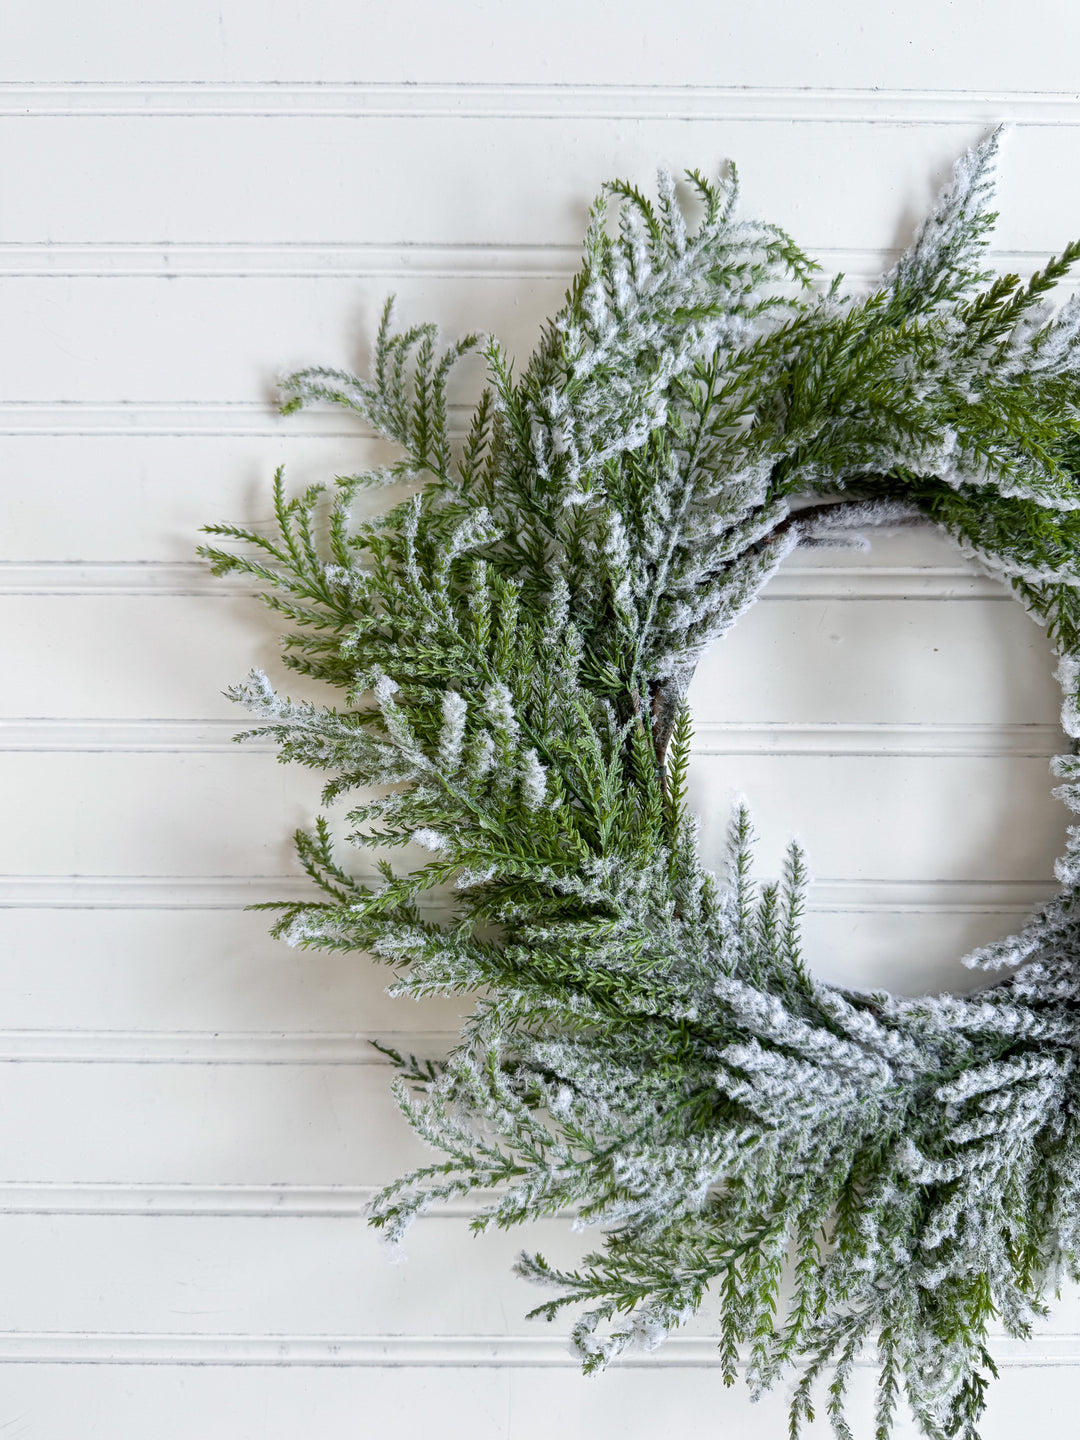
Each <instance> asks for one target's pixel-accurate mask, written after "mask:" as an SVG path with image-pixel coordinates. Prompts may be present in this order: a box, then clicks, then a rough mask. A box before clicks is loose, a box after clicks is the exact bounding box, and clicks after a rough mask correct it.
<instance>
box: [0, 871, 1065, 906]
mask: <svg viewBox="0 0 1080 1440" xmlns="http://www.w3.org/2000/svg"><path fill="white" fill-rule="evenodd" d="M358 878H359V879H361V880H364V879H366V880H367V882H368V883H369V884H371V885H375V884H377V883H380V882H379V879H378V877H377V876H373V875H369V876H366V877H364V876H360V877H358ZM1054 893H1055V887H1054V886H1053V884H1051V883H1049V882H1047V881H1040V880H874V879H846V878H845V879H821V880H816V881H814V882H813V883H812V884H811V886H810V891H809V895H808V899H807V905H806V909H807V911H811V912H817V913H826V914H827V913H833V912H848V911H851V912H853V913H860V914H879V913H894V912H895V913H903V914H908V913H916V912H922V911H925V912H927V913H931V914H933V913H942V914H1009V915H1022V914H1024V913H1025V912H1026V911H1029V910H1031V909H1032V908H1033V907H1034V906H1036V905H1038V904H1040V903H1042V901H1044V900H1046V899H1048V898H1049V897H1050V896H1051V895H1053V894H1054ZM319 898H320V895H319V892H318V891H316V890H315V888H314V887H313V886H312V885H311V884H310V882H309V881H307V880H305V879H303V878H300V877H297V876H291V875H283V876H280V877H275V876H273V875H213V876H191V875H180V876H169V875H160V876H157V875H0V909H46V910H242V909H244V908H245V907H246V906H248V905H253V904H257V903H260V902H264V901H273V900H284V901H299V900H318V899H319ZM416 903H417V904H419V905H421V906H422V907H424V908H426V909H429V910H430V911H431V912H432V913H433V914H435V915H438V914H440V913H443V914H445V913H446V907H447V901H446V899H445V898H440V897H439V896H438V895H435V894H431V893H430V892H429V893H428V894H427V895H423V896H420V897H419V898H418V900H417V902H416Z"/></svg>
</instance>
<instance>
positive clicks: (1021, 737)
mask: <svg viewBox="0 0 1080 1440" xmlns="http://www.w3.org/2000/svg"><path fill="white" fill-rule="evenodd" d="M3 733H4V732H3V726H2V723H0V748H2V747H3ZM1067 743H1068V742H1067V741H1066V739H1065V735H1064V732H1063V731H1062V730H1061V728H1060V726H1057V725H1036V724H1031V725H944V724H909V725H902V724H873V725H848V724H843V723H835V724H834V723H828V724H819V725H808V724H804V723H801V722H799V723H791V724H756V725H755V724H736V723H734V722H729V723H725V724H701V723H698V724H696V725H695V727H694V740H693V746H692V749H693V752H694V753H695V754H697V755H836V756H838V757H842V756H846V755H874V756H891V755H897V756H899V755H903V756H911V757H913V758H918V757H919V756H924V757H925V758H927V759H931V758H934V759H936V758H938V757H942V756H950V755H952V756H957V757H965V758H967V757H972V758H975V757H979V758H982V757H986V756H1002V757H1006V756H1009V757H1015V758H1032V759H1037V758H1041V757H1044V756H1045V757H1047V758H1049V757H1050V756H1052V755H1056V754H1057V753H1058V752H1059V751H1060V750H1062V749H1064V748H1065V746H1066V744H1067Z"/></svg>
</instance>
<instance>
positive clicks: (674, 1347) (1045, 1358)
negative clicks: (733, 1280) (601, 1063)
mask: <svg viewBox="0 0 1080 1440" xmlns="http://www.w3.org/2000/svg"><path fill="white" fill-rule="evenodd" d="M554 1328H555V1327H551V1326H546V1327H545V1330H546V1331H547V1332H548V1333H545V1334H543V1335H370V1336H368V1335H250V1334H246V1335H225V1334H221V1335H187V1334H165V1335H163V1334H138V1333H103V1332H89V1333H87V1332H61V1331H26V1330H7V1331H0V1364H8V1365H19V1364H23V1365H25V1364H45V1365H237V1366H244V1365H271V1366H293V1365H299V1366H327V1365H337V1366H379V1367H398V1366H408V1367H410V1368H412V1367H420V1368H423V1367H434V1366H440V1367H446V1366H454V1367H457V1366H462V1367H470V1368H475V1367H490V1368H498V1369H502V1368H522V1369H533V1368H543V1369H548V1368H552V1367H559V1368H574V1369H576V1368H577V1367H578V1366H579V1365H580V1363H581V1362H580V1360H578V1359H576V1358H575V1357H574V1356H573V1355H572V1354H571V1353H570V1349H569V1346H568V1344H567V1341H566V1337H565V1335H563V1334H562V1333H559V1332H557V1331H556V1332H555V1333H552V1331H553V1330H554ZM989 1347H990V1350H991V1353H992V1354H993V1357H994V1359H995V1361H996V1362H997V1363H998V1364H999V1365H1003V1366H1008V1367H1009V1368H1017V1369H1036V1368H1047V1367H1052V1366H1058V1365H1074V1364H1076V1363H1077V1361H1078V1360H1080V1335H1068V1334H1058V1335H1042V1336H1039V1338H1038V1339H1037V1340H1033V1341H1028V1342H1024V1341H1021V1340H1013V1339H1011V1338H1009V1337H1006V1336H1001V1337H998V1336H990V1337H989ZM745 1363H746V1359H745V1356H744V1357H743V1358H742V1359H741V1361H740V1364H741V1365H745ZM855 1363H856V1365H857V1366H859V1367H876V1366H877V1363H878V1362H877V1359H876V1357H875V1355H874V1354H873V1353H872V1352H871V1351H867V1352H865V1353H864V1354H863V1355H862V1356H860V1358H859V1359H858V1360H857V1361H856V1362H855ZM613 1364H614V1365H615V1366H617V1367H619V1368H625V1367H637V1366H648V1367H650V1368H657V1367H659V1368H677V1369H699V1368H708V1369H719V1368H720V1361H719V1351H718V1342H717V1340H716V1339H714V1338H712V1337H710V1336H705V1335H702V1336H696V1335H694V1336H691V1335H673V1336H672V1337H671V1338H670V1339H669V1340H667V1341H666V1342H665V1343H664V1344H663V1345H661V1346H660V1347H659V1349H657V1350H654V1351H651V1352H649V1351H643V1350H631V1351H629V1352H627V1353H625V1354H623V1355H621V1356H620V1357H619V1358H618V1359H617V1360H615V1361H613Z"/></svg>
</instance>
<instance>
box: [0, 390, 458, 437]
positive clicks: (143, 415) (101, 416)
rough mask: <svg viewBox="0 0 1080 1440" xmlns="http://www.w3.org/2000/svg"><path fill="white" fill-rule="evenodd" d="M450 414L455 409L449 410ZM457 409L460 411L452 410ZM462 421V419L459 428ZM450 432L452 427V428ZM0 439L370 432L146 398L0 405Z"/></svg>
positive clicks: (342, 419) (231, 407) (209, 403)
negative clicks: (24, 437) (53, 436)
mask: <svg viewBox="0 0 1080 1440" xmlns="http://www.w3.org/2000/svg"><path fill="white" fill-rule="evenodd" d="M448 408H449V409H450V410H451V412H452V413H453V411H454V407H453V406H450V407H448ZM457 408H458V410H459V411H460V409H461V407H457ZM463 424H464V417H462V425H463ZM450 428H451V431H452V432H453V430H454V426H453V424H451V427H450ZM0 435H18V436H35V435H36V436H52V435H57V436H59V435H71V436H78V437H84V436H89V435H140V436H142V435H155V436H172V437H179V438H184V437H187V436H207V435H209V436H227V435H243V436H245V437H247V438H249V439H265V438H269V437H273V438H274V439H282V440H284V439H307V438H312V437H316V438H331V439H333V438H337V439H342V438H345V439H351V440H358V439H368V438H371V435H372V432H371V430H370V428H369V427H367V426H365V425H364V424H363V423H362V422H361V421H360V420H359V419H356V420H354V419H352V418H351V417H350V416H348V415H346V414H345V412H344V411H342V410H330V409H326V410H304V411H302V412H301V414H300V415H291V416H289V417H288V418H285V417H284V416H282V415H280V414H279V413H278V411H277V410H276V409H275V407H274V406H273V405H272V404H270V403H269V402H267V401H260V400H228V401H217V400H188V401H182V400H181V401H172V402H168V403H163V402H160V401H154V400H148V401H140V400H131V401H127V400H119V401H108V402H105V401H102V402H98V401H79V400H59V401H48V400H43V401H35V400H19V401H6V402H0Z"/></svg>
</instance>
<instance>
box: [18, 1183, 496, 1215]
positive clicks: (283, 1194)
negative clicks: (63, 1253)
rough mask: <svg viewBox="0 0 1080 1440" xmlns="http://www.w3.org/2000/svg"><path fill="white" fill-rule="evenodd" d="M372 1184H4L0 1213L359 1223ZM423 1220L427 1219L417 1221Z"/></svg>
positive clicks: (470, 1206)
mask: <svg viewBox="0 0 1080 1440" xmlns="http://www.w3.org/2000/svg"><path fill="white" fill-rule="evenodd" d="M375 1193H376V1187H375V1186H371V1185H193V1184H181V1185H141V1184H134V1183H132V1184H128V1183H117V1184H111V1185H110V1184H102V1183H94V1182H89V1181H88V1182H75V1183H71V1184H57V1183H33V1182H29V1183H20V1182H16V1181H12V1182H6V1183H0V1215H135V1216H141V1217H152V1216H156V1215H161V1216H192V1217H201V1218H203V1219H211V1218H227V1217H229V1216H231V1215H244V1216H253V1217H260V1218H264V1219H271V1218H274V1217H278V1218H281V1219H307V1218H315V1217H322V1218H326V1219H333V1218H336V1217H340V1218H342V1219H357V1218H360V1217H362V1216H363V1215H364V1214H365V1213H366V1211H367V1207H368V1204H369V1203H370V1201H371V1198H372V1196H373V1195H374V1194H375ZM478 1208H479V1202H478V1201H474V1202H472V1203H469V1202H466V1201H463V1200H457V1201H454V1202H453V1203H452V1204H447V1205H440V1206H439V1208H438V1210H437V1211H435V1212H426V1214H432V1213H434V1214H435V1215H447V1216H454V1217H460V1218H471V1217H472V1216H473V1215H475V1214H476V1212H477V1210H478ZM419 1218H424V1217H423V1216H422V1217H419Z"/></svg>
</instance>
